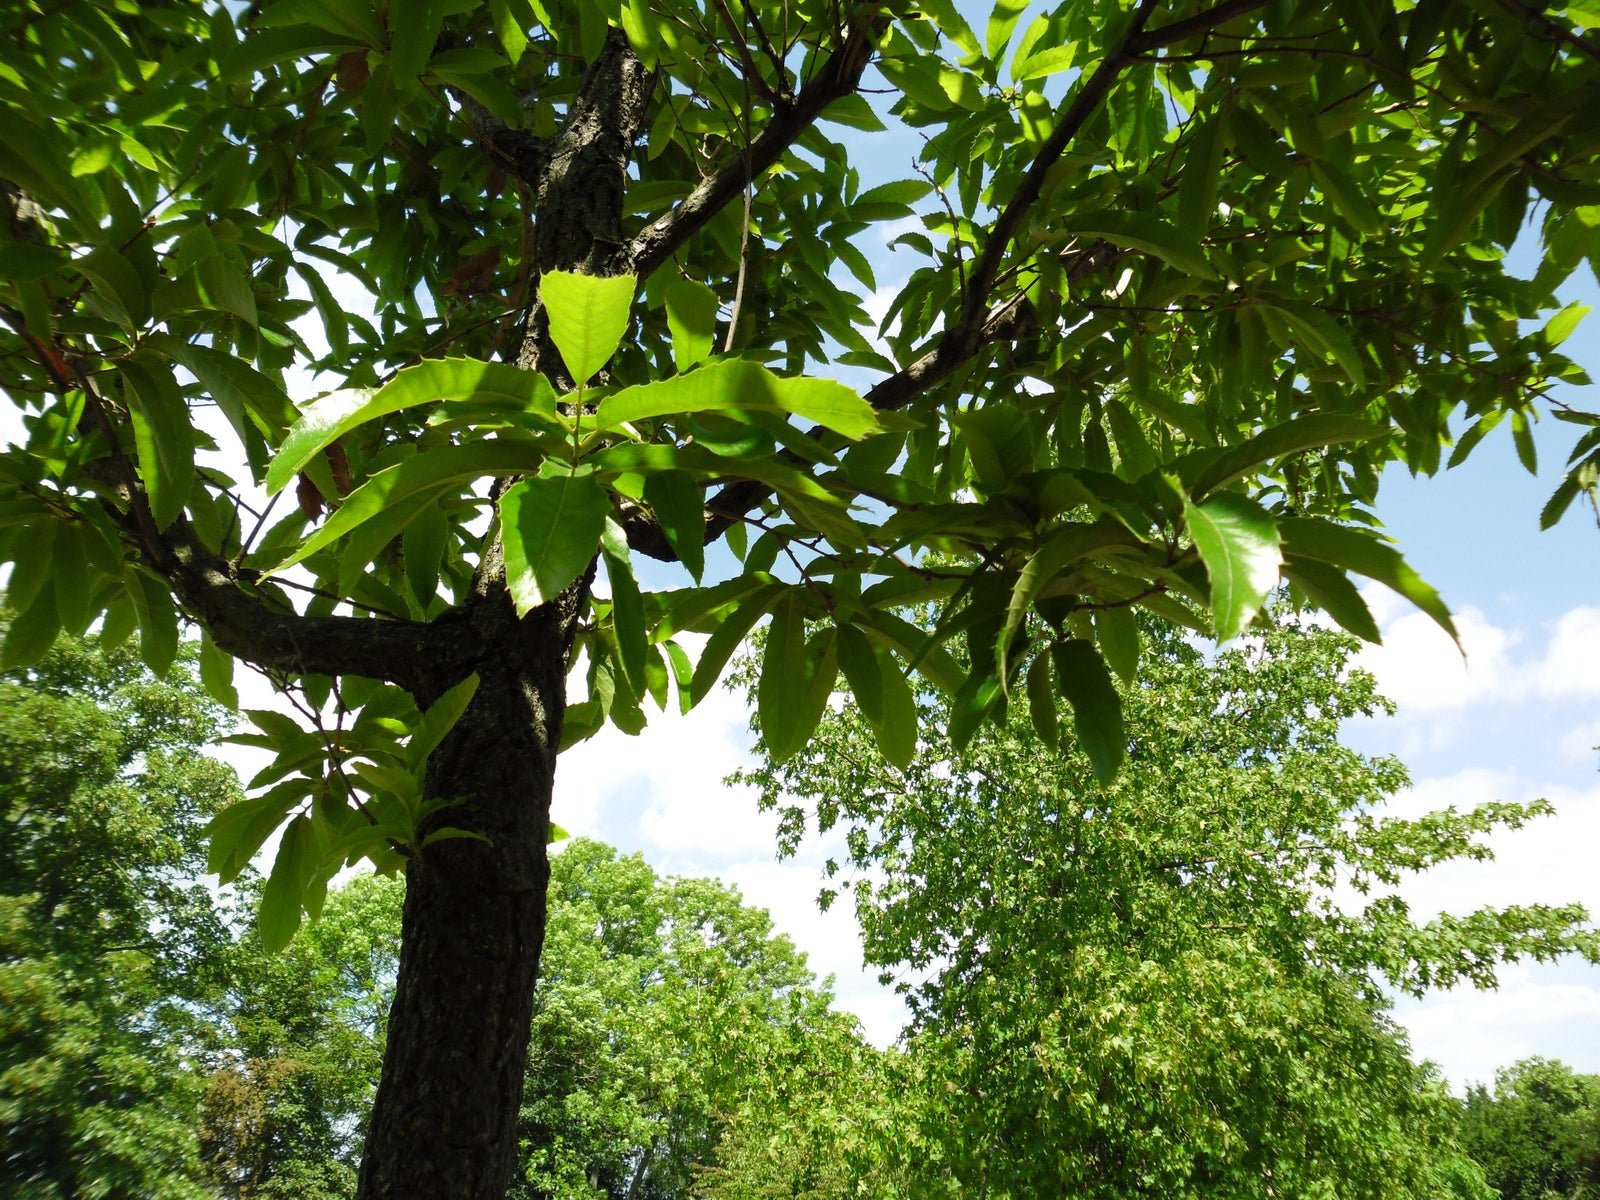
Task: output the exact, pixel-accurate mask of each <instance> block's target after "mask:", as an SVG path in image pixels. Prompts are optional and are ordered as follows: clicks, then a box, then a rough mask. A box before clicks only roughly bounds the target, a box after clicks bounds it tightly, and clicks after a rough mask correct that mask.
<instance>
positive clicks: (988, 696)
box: [948, 673, 1005, 754]
mask: <svg viewBox="0 0 1600 1200" xmlns="http://www.w3.org/2000/svg"><path fill="white" fill-rule="evenodd" d="M1004 703H1005V691H1004V689H1003V688H1002V687H1001V686H1000V679H999V677H998V676H996V675H994V674H992V673H985V674H974V675H969V676H968V677H967V681H966V682H965V683H963V684H962V685H961V688H960V690H959V691H957V692H956V694H955V695H954V696H952V697H951V699H950V728H949V730H948V733H949V736H950V744H951V745H952V746H954V747H955V750H956V753H957V754H960V753H962V752H963V751H965V750H966V748H967V747H968V746H969V745H971V744H972V739H973V738H974V737H975V736H977V732H978V730H979V729H980V728H981V727H982V726H983V723H984V721H986V720H987V719H988V718H989V714H990V713H992V712H994V711H995V710H996V709H997V708H999V707H1000V706H1001V705H1002V704H1004Z"/></svg>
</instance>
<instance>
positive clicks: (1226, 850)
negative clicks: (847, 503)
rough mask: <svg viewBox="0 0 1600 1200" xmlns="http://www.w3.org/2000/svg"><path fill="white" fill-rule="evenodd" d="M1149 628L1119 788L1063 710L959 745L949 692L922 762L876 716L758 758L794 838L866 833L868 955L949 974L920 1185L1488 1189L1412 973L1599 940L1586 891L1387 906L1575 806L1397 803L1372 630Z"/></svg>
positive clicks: (934, 989) (944, 980) (838, 721)
mask: <svg viewBox="0 0 1600 1200" xmlns="http://www.w3.org/2000/svg"><path fill="white" fill-rule="evenodd" d="M1141 632H1142V636H1143V637H1144V638H1145V639H1146V641H1147V643H1148V644H1149V645H1150V651H1149V652H1148V653H1147V655H1146V658H1145V666H1144V668H1143V671H1142V672H1141V676H1140V680H1139V682H1138V683H1137V684H1134V685H1125V686H1124V689H1123V700H1124V705H1125V707H1126V711H1127V713H1128V725H1127V731H1128V735H1127V736H1128V765H1127V767H1126V769H1125V770H1124V772H1123V773H1122V774H1121V775H1120V776H1119V777H1118V778H1117V780H1116V781H1115V782H1114V783H1112V784H1110V785H1106V784H1102V783H1100V782H1099V781H1098V779H1097V776H1096V774H1095V772H1094V770H1093V766H1092V763H1091V762H1090V761H1089V756H1088V754H1087V753H1086V752H1085V751H1084V749H1083V748H1082V747H1081V746H1080V745H1079V744H1078V742H1077V739H1076V737H1075V735H1074V734H1073V733H1071V732H1070V731H1067V730H1061V731H1060V732H1059V735H1058V737H1059V745H1060V749H1059V752H1058V753H1050V752H1047V751H1046V750H1044V749H1043V748H1042V747H1041V745H1040V740H1039V734H1038V732H1037V731H1036V730H1035V729H1034V728H1033V724H1034V723H1039V724H1044V725H1046V726H1048V725H1049V724H1050V723H1051V722H1052V720H1053V718H1052V717H1050V716H1049V715H1048V713H1047V714H1045V716H1044V719H1043V720H1042V721H1040V720H1038V714H1037V712H1036V713H1035V721H1034V722H1030V721H1029V718H1028V716H1027V715H1025V714H1021V713H1018V714H1015V715H1013V717H1012V718H1011V722H1010V724H1009V726H1007V727H1005V728H1003V729H1000V728H997V729H996V730H995V731H994V732H993V733H992V734H980V735H979V736H977V737H976V738H975V739H974V740H973V741H972V743H971V744H970V745H969V747H968V749H967V752H966V753H965V755H963V756H961V757H959V758H958V757H956V756H954V755H953V754H952V752H951V748H950V743H949V740H948V733H947V731H948V730H949V728H950V727H951V726H952V725H953V724H954V722H955V721H957V720H958V719H959V714H957V713H955V712H953V711H952V709H951V707H950V706H949V705H948V704H947V703H945V702H944V701H942V700H941V699H939V698H937V697H935V696H932V695H923V696H920V697H919V698H918V703H919V705H921V706H922V708H923V713H922V717H923V721H922V727H923V728H924V729H927V730H929V731H930V733H929V734H928V736H926V737H925V738H924V739H923V741H922V742H921V744H920V745H919V747H918V753H917V756H916V758H915V760H914V761H913V762H912V763H910V764H909V765H908V766H907V767H905V768H903V769H899V768H893V767H889V766H886V765H885V764H884V763H883V762H882V761H881V760H880V759H879V758H878V757H877V756H876V755H874V754H873V753H872V752H871V740H872V737H873V732H872V729H871V722H870V721H868V720H867V719H866V718H865V717H864V716H863V715H862V714H861V713H860V711H859V710H858V709H856V708H853V707H851V708H846V709H844V710H842V711H839V712H837V713H830V714H828V715H826V716H824V718H823V720H822V723H821V725H820V727H819V732H818V734H817V736H816V737H815V739H814V740H813V741H812V743H811V745H810V747H809V748H808V749H806V750H805V751H803V752H801V753H800V754H798V755H796V756H795V757H794V758H791V759H789V760H787V761H786V762H784V763H781V764H780V763H775V762H773V761H771V759H770V757H769V758H768V759H767V761H765V762H764V763H763V764H762V765H761V766H760V767H759V768H757V769H755V770H753V771H751V772H749V773H748V774H747V775H746V776H745V777H744V778H745V780H746V781H747V782H753V783H755V784H757V785H758V786H759V787H760V788H761V790H762V795H763V799H764V802H765V803H767V804H768V805H777V806H779V807H780V808H781V809H782V811H783V818H784V820H783V830H784V838H785V843H786V845H788V846H789V847H791V848H792V847H793V846H794V845H795V844H796V843H797V842H798V839H799V838H801V837H802V836H803V835H804V831H805V828H806V827H807V824H808V823H809V821H810V820H811V819H813V818H814V820H815V822H816V825H817V826H818V827H819V828H820V829H821V830H823V831H827V830H829V829H833V828H835V827H842V828H843V829H844V831H845V836H846V840H847V844H848V847H849V865H850V866H851V867H853V868H854V870H855V872H856V878H855V880H854V882H853V883H852V884H851V885H850V887H851V890H852V891H853V893H854V896H855V899H856V903H857V911H858V912H859V914H860V918H861V923H862V927H863V931H864V936H865V943H866V950H867V955H868V958H869V960H870V961H873V962H876V963H878V964H880V965H882V966H884V967H886V968H887V967H894V968H897V969H898V971H899V972H900V973H902V974H903V973H904V972H905V971H907V970H909V971H911V972H913V977H914V978H920V979H921V980H922V982H919V983H915V984H902V985H901V986H902V989H903V990H906V991H907V992H908V999H909V1001H910V1003H911V1005H912V1010H913V1013H914V1015H915V1025H914V1031H915V1036H914V1038H913V1040H912V1042H911V1047H910V1053H911V1054H912V1056H913V1058H915V1059H917V1060H919V1061H920V1063H921V1064H922V1067H923V1070H924V1071H925V1072H926V1075H927V1078H928V1081H929V1082H928V1085H927V1086H926V1087H925V1088H924V1089H923V1090H924V1097H925V1099H924V1104H923V1107H922V1109H921V1111H920V1112H913V1113H911V1114H910V1115H909V1117H908V1126H909V1127H910V1128H911V1129H914V1130H915V1131H916V1132H915V1133H914V1134H912V1135H910V1136H909V1137H908V1139H907V1141H906V1143H905V1144H904V1149H903V1150H902V1153H905V1154H907V1155H908V1156H909V1161H908V1163H907V1164H906V1165H907V1166H908V1167H909V1168H913V1169H914V1168H915V1166H916V1164H917V1163H918V1162H921V1163H923V1164H926V1169H927V1170H928V1172H929V1177H928V1178H926V1179H925V1180H924V1183H923V1192H922V1194H940V1192H939V1188H940V1187H948V1188H949V1189H951V1194H972V1193H975V1192H986V1194H989V1195H1006V1196H1018V1197H1021V1196H1034V1195H1037V1196H1056V1195H1062V1194H1069V1195H1084V1196H1106V1197H1113V1196H1117V1197H1126V1196H1143V1195H1150V1196H1191V1195H1192V1196H1249V1195H1267V1194H1288V1195H1295V1196H1322V1195H1327V1196H1335V1195H1338V1196H1347V1195H1370V1196H1397V1197H1398V1196H1432V1195H1451V1194H1456V1195H1481V1194H1482V1188H1481V1182H1479V1183H1478V1184H1474V1183H1473V1178H1474V1171H1473V1169H1472V1168H1471V1167H1470V1164H1467V1163H1466V1162H1465V1161H1464V1160H1463V1159H1462V1158H1461V1155H1460V1154H1459V1152H1457V1151H1454V1150H1452V1149H1451V1147H1450V1145H1449V1133H1450V1129H1451V1124H1452V1116H1451V1113H1452V1109H1451V1102H1450V1101H1449V1100H1448V1098H1447V1097H1446V1096H1444V1094H1443V1092H1442V1089H1441V1088H1440V1087H1439V1085H1438V1084H1437V1083H1436V1082H1434V1081H1432V1080H1431V1079H1430V1078H1429V1077H1428V1076H1427V1075H1426V1073H1424V1072H1420V1071H1419V1070H1418V1069H1417V1068H1415V1067H1414V1066H1412V1064H1411V1063H1410V1062H1409V1061H1408V1060H1407V1057H1406V1048H1405V1044H1404V1041H1403V1039H1402V1038H1401V1037H1400V1035H1399V1034H1398V1032H1397V1031H1396V1030H1395V1028H1394V1027H1393V1026H1392V1024H1391V1023H1390V1022H1389V1021H1388V1019H1387V1017H1386V1016H1385V1015H1384V1010H1385V1008H1386V1007H1387V1005H1386V1003H1385V1001H1384V999H1383V992H1382V986H1383V985H1385V984H1388V985H1393V986H1398V987H1400V988H1402V989H1404V990H1407V991H1420V990H1422V989H1424V988H1427V987H1431V986H1448V985H1449V984H1452V983H1455V982H1457V981H1469V982H1473V983H1476V984H1479V985H1487V984H1490V983H1492V982H1493V978H1494V966H1495V964H1496V963H1497V962H1499V961H1501V960H1503V959H1507V958H1517V957H1521V956H1525V955H1532V956H1535V957H1539V958H1548V957H1552V956H1554V955H1557V954H1560V953H1565V952H1570V951H1578V952H1581V953H1583V954H1585V955H1587V956H1588V957H1590V958H1591V959H1594V958H1596V957H1600V940H1597V938H1596V936H1595V934H1594V932H1593V931H1592V929H1591V928H1589V927H1588V926H1587V924H1586V921H1585V914H1584V913H1583V911H1582V910H1581V909H1579V908H1576V907H1565V908H1545V907H1532V908H1512V909H1506V910H1498V911H1497V910H1485V911H1482V912H1478V913H1475V914H1472V915H1469V916H1466V917H1453V916H1449V915H1443V916H1440V917H1437V918H1435V919H1433V920H1429V921H1417V920H1414V919H1413V918H1412V917H1411V915H1410V914H1409V913H1408V912H1407V910H1406V907H1405V905H1404V904H1403V903H1402V902H1401V901H1399V900H1398V899H1396V898H1394V897H1393V896H1391V895H1388V894H1387V893H1388V892H1389V891H1390V890H1391V885H1393V884H1395V883H1396V882H1397V881H1398V880H1399V878H1400V877H1401V875H1402V874H1403V873H1405V872H1408V871H1413V870H1422V869H1426V868H1427V867H1429V866H1432V865H1435V864H1437V863H1440V862H1445V861H1449V860H1451V859H1455V858H1459V857H1463V856H1466V857H1485V856H1487V854H1488V850H1487V847H1486V845H1485V844H1484V836H1485V835H1486V834H1488V833H1489V832H1490V831H1492V830H1493V829H1495V828H1497V827H1503V826H1504V827H1515V826H1517V825H1520V824H1521V823H1522V822H1523V821H1525V820H1527V819H1529V818H1531V817H1534V816H1537V815H1539V814H1540V813H1542V812H1544V811H1546V806H1544V805H1543V804H1532V805H1525V806H1521V805H1511V804H1490V805H1486V806H1483V807H1481V808H1479V809H1476V810H1474V811H1471V812H1466V813H1461V812H1456V811H1453V810H1449V811H1446V812H1442V813H1435V814H1431V815H1429V816H1426V817H1422V818H1419V819H1417V820H1402V819H1397V818H1391V817H1385V816H1382V815H1381V814H1380V813H1378V812H1377V811H1376V809H1377V806H1378V805H1379V804H1381V803H1382V801H1383V800H1384V799H1385V798H1386V797H1387V796H1389V795H1391V794H1392V793H1393V792H1394V791H1396V790H1397V789H1398V788H1400V787H1402V786H1404V784H1405V782H1406V777H1405V772H1404V769H1403V768H1402V767H1401V765H1400V764H1399V763H1398V762H1395V761H1394V760H1392V759H1367V758H1363V757H1362V756H1360V755H1358V754H1356V753H1354V752H1353V751H1351V750H1348V749H1346V748H1345V747H1343V746H1341V745H1340V744H1339V743H1338V741H1337V731H1338V728H1339V725H1340V723H1341V722H1342V721H1344V720H1346V719H1348V718H1350V717H1352V716H1356V715H1358V714H1366V713H1371V712H1373V711H1375V710H1377V709H1378V708H1380V707H1381V706H1382V701H1381V700H1380V699H1379V698H1378V697H1377V696H1376V695H1375V694H1374V691H1373V682H1372V680H1371V678H1370V677H1368V676H1366V675H1364V674H1362V673H1360V672H1352V671H1351V670H1350V668H1349V663H1348V658H1349V654H1350V651H1351V648H1352V643H1351V641H1350V640H1348V639H1346V638H1343V637H1341V636H1339V635H1335V634H1332V633H1328V632H1326V631H1318V630H1315V629H1304V628H1298V627H1293V626H1283V627H1275V628H1272V629H1270V630H1268V631H1266V632H1265V633H1263V634H1262V635H1261V636H1260V637H1259V638H1256V639H1252V641H1251V642H1250V643H1249V644H1247V645H1245V646H1243V647H1241V648H1239V649H1235V650H1230V651H1227V652H1225V653H1223V654H1222V655H1220V656H1219V657H1217V658H1216V660H1215V661H1207V659H1206V657H1205V656H1203V655H1202V654H1201V652H1200V651H1199V650H1198V649H1196V648H1195V647H1194V646H1193V645H1191V644H1190V643H1188V642H1186V641H1183V640H1179V639H1174V638H1171V637H1165V636H1163V635H1160V634H1159V633H1157V632H1156V631H1155V630H1154V629H1153V628H1149V627H1146V628H1145V629H1144V630H1142V631H1141ZM1032 702H1034V697H1033V696H1032V695H1030V703H1032ZM1040 702H1041V703H1044V704H1053V703H1054V701H1053V699H1052V698H1051V697H1050V696H1049V694H1048V693H1044V694H1043V695H1042V697H1041V698H1040ZM825 898H831V893H829V896H828V897H825ZM941 1180H943V1181H947V1182H943V1183H942V1182H941Z"/></svg>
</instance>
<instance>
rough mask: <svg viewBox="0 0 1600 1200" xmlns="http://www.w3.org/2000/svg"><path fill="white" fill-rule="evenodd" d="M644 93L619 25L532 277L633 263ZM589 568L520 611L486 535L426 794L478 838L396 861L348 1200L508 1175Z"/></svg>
mask: <svg viewBox="0 0 1600 1200" xmlns="http://www.w3.org/2000/svg"><path fill="white" fill-rule="evenodd" d="M650 87H651V80H650V76H649V73H648V72H647V71H645V69H644V67H643V66H642V65H641V64H640V63H639V60H638V59H637V58H636V57H635V56H634V54H633V52H632V51H631V50H630V49H629V48H628V43H627V40H626V39H625V38H623V37H622V35H621V34H620V33H619V32H618V31H616V30H613V31H612V32H611V34H610V35H609V36H608V37H607V39H606V42H605V46H604V48H603V50H602V52H601V54H600V55H599V57H597V58H596V59H595V61H594V62H593V63H592V64H591V65H590V66H589V68H588V70H587V71H586V72H585V75H584V78H583V80H582V82H581V83H580V85H579V87H578V91H577V94H576V95H575V96H574V98H573V100H572V103H571V105H570V106H569V110H568V114H567V120H566V123H565V125H564V127H563V129H562V131H561V133H560V134H559V135H558V136H557V137H556V138H555V139H553V141H552V144H551V146H550V148H549V154H548V159H544V160H542V161H543V165H542V166H541V167H540V168H539V177H538V178H537V179H530V180H526V182H528V183H529V184H530V185H532V186H534V188H535V194H536V195H537V197H538V213H537V217H536V248H535V260H536V265H537V267H538V269H539V271H540V272H541V273H542V272H544V271H546V270H549V269H551V268H561V269H566V270H578V271H582V272H585V273H587V274H600V275H604V274H612V273H615V272H618V271H624V270H626V269H627V268H628V265H629V264H628V263H627V262H626V261H623V258H624V256H623V255H622V253H621V250H622V246H623V239H622V202H623V192H624V190H625V186H626V176H627V169H628V161H629V157H630V155H631V153H632V150H633V144H634V142H635V140H636V139H637V138H638V137H639V135H640V133H641V131H642V129H643V118H644V114H645V108H646V103H647V101H648V99H649V93H650ZM487 136H489V137H490V138H491V139H492V137H493V133H492V131H491V132H490V133H489V134H488V135H487ZM553 356H554V352H553V349H552V347H551V345H550V342H549V335H548V323H547V321H546V319H545V316H544V313H543V311H542V310H541V309H540V307H539V305H538V304H537V302H535V304H534V305H533V307H532V308H531V310H530V312H529V314H528V329H527V336H526V338H525V340H524V343H523V345H522V347H521V350H520V353H519V356H518V362H519V365H521V366H524V367H527V368H530V369H543V370H544V371H545V372H546V374H549V375H552V376H553V377H555V378H556V379H557V380H558V381H559V382H567V381H564V380H562V379H561V372H560V371H558V368H559V366H560V363H559V359H555V360H554V361H552V359H553ZM593 572H594V565H593V564H592V563H591V564H590V568H589V571H588V572H587V573H586V574H585V575H584V577H583V578H581V579H580V580H579V581H578V582H577V583H575V584H573V585H572V586H571V587H570V588H568V589H567V590H566V592H564V593H563V594H562V595H561V596H560V597H558V598H557V599H556V600H554V601H552V602H551V603H550V604H547V605H545V606H544V607H542V608H539V609H535V610H534V611H533V612H531V613H529V614H528V615H527V616H526V617H523V618H521V619H518V617H517V615H516V612H515V610H514V608H513V606H512V604H511V600H510V596H509V594H508V593H507V591H506V586H505V568H504V558H503V551H502V548H501V546H500V543H499V539H498V537H497V536H496V534H495V533H494V531H493V530H491V532H490V535H489V536H488V537H487V538H486V540H485V549H484V557H483V561H482V564H481V565H480V567H479V570H478V579H477V583H476V587H475V592H476V595H475V596H474V598H473V599H472V600H471V601H469V603H468V605H467V606H466V613H465V617H466V619H467V620H468V621H470V622H471V623H472V625H473V626H474V627H475V630H476V632H477V633H478V634H479V636H480V644H481V645H482V646H483V647H484V648H485V649H484V652H483V655H482V659H481V661H480V662H479V663H478V664H477V668H476V669H477V672H478V690H477V692H476V693H475V694H474V696H473V699H472V703H471V704H470V705H469V706H468V708H467V710H466V712H465V713H464V714H463V715H462V717H461V719H460V720H459V721H458V722H457V723H456V726H455V728H454V729H453V730H452V731H451V733H450V734H449V735H448V736H447V737H446V738H445V740H444V741H443V742H442V743H441V744H440V746H439V748H438V749H437V750H435V751H434V753H433V756H432V757H431V758H430V759H429V761H428V776H427V787H426V792H425V794H426V795H427V796H429V797H447V798H450V799H457V798H459V800H460V801H461V802H460V803H459V804H457V805H453V806H451V807H449V808H446V809H444V810H442V811H441V812H439V813H438V814H436V815H435V816H434V817H433V818H431V820H430V823H429V827H431V828H455V829H464V830H468V831H471V832H472V833H475V834H479V835H481V837H482V840H480V839H477V838H471V839H469V838H452V839H449V840H445V841H440V842H436V843H434V844H433V845H431V846H428V847H426V848H425V849H424V850H423V852H422V853H421V854H420V855H419V856H418V857H417V858H415V859H413V860H412V862H411V863H409V864H408V865H407V870H406V903H405V916H404V921H403V924H402V926H401V943H400V970H399V978H398V980H397V983H396V987H395V999H394V1006H393V1008H392V1009H391V1010H390V1015H389V1027H388V1043H387V1046H386V1048H385V1051H384V1060H383V1077H382V1080H381V1081H380V1083H379V1085H378V1095H377V1099H376V1101H375V1102H374V1105H373V1111H372V1122H371V1125H370V1127H369V1129H368V1132H367V1144H366V1149H365V1153H364V1155H363V1157H362V1163H361V1182H360V1185H359V1188H358V1191H357V1196H358V1198H359V1200H401V1198H404V1200H445V1198H449V1200H500V1198H501V1197H503V1196H504V1195H505V1192H506V1189H507V1187H508V1186H509V1184H510V1181H511V1178H512V1173H513V1171H514V1170H515V1169H516V1166H517V1158H518V1145H517V1117H518V1113H519V1111H520V1108H521V1100H522V1081H523V1074H524V1072H525V1070H526V1068H527V1053H528V1038H529V1035H530V1032H531V1029H532V1019H533V989H534V984H535V982H536V980H537V978H538V974H539V955H540V951H541V950H542V948H543V945H544V923H545V892H546V888H547V886H548V884H549V880H550V861H549V855H548V850H547V841H548V835H549V829H550V799H551V794H552V789H553V786H554V783H555V768H556V751H557V749H558V748H559V746H560V743H561V722H562V715H563V711H564V709H565V706H566V676H567V659H568V656H569V654H570V653H571V649H572V643H573V636H574V634H575V632H576V629H577V624H578V621H579V619H580V617H581V615H582V613H583V612H584V610H585V608H586V606H587V603H588V592H589V582H590V580H591V579H592V577H593ZM458 680H459V675H458V676H456V677H455V678H450V677H442V678H440V679H437V680H432V681H429V683H428V685H427V690H428V691H430V692H431V694H432V695H437V694H439V693H440V692H442V691H443V690H444V689H446V688H448V687H450V686H451V685H452V684H454V683H456V682H458ZM427 699H428V697H427V696H420V697H419V702H421V701H426V700H427Z"/></svg>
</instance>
